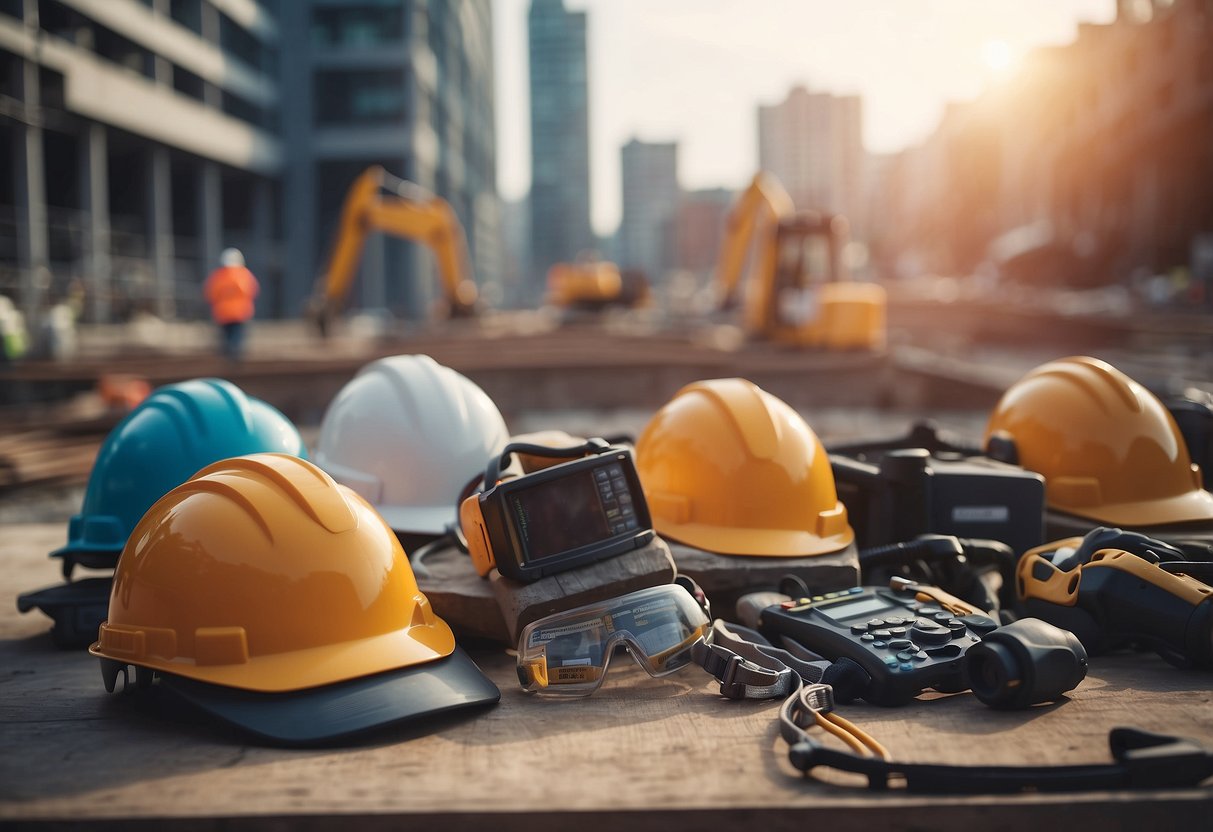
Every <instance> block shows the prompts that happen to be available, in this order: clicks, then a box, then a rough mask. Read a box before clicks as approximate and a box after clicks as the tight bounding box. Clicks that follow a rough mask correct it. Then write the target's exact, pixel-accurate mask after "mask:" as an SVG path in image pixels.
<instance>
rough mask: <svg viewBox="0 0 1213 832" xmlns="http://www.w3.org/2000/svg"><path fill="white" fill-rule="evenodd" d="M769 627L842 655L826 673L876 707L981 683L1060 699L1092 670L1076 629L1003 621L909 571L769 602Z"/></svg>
mask: <svg viewBox="0 0 1213 832" xmlns="http://www.w3.org/2000/svg"><path fill="white" fill-rule="evenodd" d="M759 629H760V630H761V631H762V632H763V634H764V635H766V636H767V637H768V638H772V637H786V638H789V639H791V640H792V641H794V642H796V643H798V644H800V645H802V646H803V647H805V648H807V649H809V650H811V651H813V652H814V653H818V654H820V655H822V656H824V657H826V658H827V659H830V660H832V661H834V662H835V667H834V668H833V669H832V674H827V676H826V677H824V679H823V680H829V681H830V683H831V684H834V685H835V693H836V694H837V693H839V692H843V693H846V694H847V695H855V696H857V697H859V698H862V699H864V700H866V701H868V702H871V703H872V704H874V705H901V704H904V703H906V702H908V701H910V700H911V699H913V698H914V697H915V696H917V695H918V694H919V693H921V692H922V691H923V690H925V689H927V688H933V689H934V690H937V691H941V692H944V693H955V692H959V691H962V690H967V689H970V688H971V689H972V690H973V692H974V694H976V695H977V697H978V698H979V699H981V701H983V702H985V703H986V704H987V705H990V706H991V707H995V708H1023V707H1028V706H1029V705H1032V704H1035V703H1037V702H1045V701H1050V700H1054V699H1057V698H1058V697H1060V696H1061V694H1062V693H1065V692H1066V691H1068V690H1072V689H1073V688H1074V687H1075V686H1077V685H1078V683H1079V682H1081V681H1082V680H1083V678H1085V677H1086V672H1087V654H1086V651H1085V650H1083V647H1082V645H1081V644H1080V643H1079V641H1078V639H1077V638H1075V637H1074V635H1073V634H1072V633H1068V632H1066V631H1064V630H1061V629H1059V628H1057V627H1054V626H1052V625H1050V624H1048V623H1046V622H1044V621H1038V620H1036V619H1024V620H1022V621H1017V622H1015V623H1014V624H1010V625H1008V626H1006V627H1001V628H1000V627H999V626H998V623H997V622H996V621H995V620H994V619H992V618H990V617H989V616H988V615H986V614H985V613H983V612H982V611H981V610H979V609H977V608H975V607H973V606H971V605H970V604H967V603H965V602H964V601H961V600H959V599H958V598H955V597H954V596H952V595H949V594H948V593H946V592H943V591H942V590H940V589H938V588H937V587H932V586H925V585H922V584H916V583H914V582H912V581H907V580H905V579H904V578H893V579H892V580H891V581H890V586H889V588H887V589H886V588H883V587H862V586H857V587H852V588H850V589H845V590H841V591H839V592H829V593H826V594H825V595H819V596H814V597H812V598H800V599H798V600H788V601H784V602H782V603H780V604H775V605H773V606H769V607H767V608H765V609H764V610H763V611H762V613H761V616H760V619H759Z"/></svg>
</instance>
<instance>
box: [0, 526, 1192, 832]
mask: <svg viewBox="0 0 1213 832" xmlns="http://www.w3.org/2000/svg"><path fill="white" fill-rule="evenodd" d="M62 534H63V527H62V525H61V524H21V525H9V526H5V527H3V528H2V529H0V575H2V576H3V578H2V580H0V584H2V585H3V586H4V587H6V590H7V594H8V595H9V603H7V604H3V605H0V820H2V821H22V826H26V825H28V822H29V821H32V820H37V819H41V820H45V821H48V822H49V821H56V822H63V823H66V824H70V825H75V824H79V825H89V824H94V825H102V824H108V825H113V824H115V823H116V822H117V821H120V820H121V821H123V824H122V827H123V828H128V826H129V823H128V822H127V821H141V822H142V825H143V826H146V827H149V828H150V827H154V828H158V829H159V828H176V829H184V830H193V829H199V830H201V829H206V830H211V829H220V828H222V829H224V830H231V829H245V828H271V829H281V828H286V827H288V826H289V827H290V828H303V829H308V828H312V827H319V826H321V825H325V824H331V823H333V822H334V821H336V820H340V821H341V822H344V823H346V824H357V828H359V829H360V830H361V829H381V828H389V827H390V828H402V827H408V826H415V828H433V829H438V828H442V829H471V828H476V829H478V830H483V829H486V828H491V829H495V830H496V829H504V830H513V829H518V830H522V829H528V830H531V829H541V828H553V829H554V828H564V829H567V828H570V827H572V828H576V829H578V832H590V830H597V829H604V830H605V829H611V830H618V829H619V828H620V826H621V825H626V828H628V829H629V830H649V829H654V830H655V829H658V828H660V829H662V830H669V829H681V828H729V826H730V825H738V827H739V828H760V829H763V830H767V829H770V830H784V829H787V830H791V829H793V828H794V829H796V830H799V832H803V830H804V829H805V828H806V827H807V826H808V825H813V826H818V825H821V824H828V825H829V826H830V828H831V830H840V831H841V832H847V831H848V830H860V829H864V830H868V829H872V828H892V827H909V826H915V827H917V828H932V829H957V830H960V829H964V830H967V832H971V830H972V829H973V828H981V829H983V830H1002V829H1006V830H1012V829H1014V830H1022V829H1024V828H1027V827H1030V826H1031V825H1037V826H1040V827H1041V828H1057V827H1059V826H1061V825H1063V824H1064V825H1066V826H1073V825H1078V824H1092V825H1098V826H1097V828H1099V829H1101V830H1102V829H1129V828H1192V829H1196V828H1205V827H1207V823H1208V818H1209V817H1210V812H1213V790H1210V789H1209V788H1205V789H1187V790H1180V791H1174V792H1161V791H1152V792H1145V793H1135V794H1127V793H1124V794H1121V793H1091V794H1083V795H1024V796H988V797H968V798H966V797H931V798H925V797H908V796H906V795H904V794H898V793H895V792H893V793H887V794H874V793H869V792H866V791H853V790H850V789H847V788H845V787H842V786H840V785H838V784H831V783H820V782H813V781H805V780H804V779H802V778H801V777H799V776H798V775H796V774H795V772H794V771H793V770H792V769H791V768H790V766H789V765H788V763H787V762H786V749H785V748H784V746H783V745H782V743H781V742H780V741H779V739H778V736H777V731H776V725H775V721H774V717H775V709H776V704H777V703H775V702H731V701H725V700H722V699H721V698H720V697H719V696H717V695H715V693H714V689H713V684H712V683H711V680H710V679H709V678H708V677H707V676H706V675H705V674H702V673H700V672H699V671H698V670H696V669H694V668H690V669H688V670H685V671H683V672H681V673H678V674H676V675H674V676H672V677H668V678H666V679H650V678H648V677H647V676H646V675H645V674H644V673H642V672H641V671H640V670H639V669H637V668H635V667H634V666H632V665H631V663H630V662H627V661H626V660H625V659H624V658H623V657H620V658H619V659H618V660H617V661H616V663H615V665H614V667H612V670H611V673H610V675H609V677H608V680H607V683H606V685H605V687H604V688H603V689H602V690H601V691H600V692H599V693H597V694H595V695H594V696H593V697H590V698H588V699H583V700H577V701H571V702H552V701H546V700H542V699H539V698H535V697H530V696H527V695H525V694H523V693H522V692H521V691H519V690H518V689H517V685H516V683H515V681H514V679H513V675H514V672H513V660H512V658H511V657H510V656H508V655H507V654H506V653H505V652H504V651H503V650H501V649H499V648H475V649H474V650H473V655H474V656H475V658H476V659H477V661H479V662H480V663H481V666H482V667H483V668H484V669H485V671H486V672H487V673H488V674H489V675H490V676H491V677H492V678H493V679H494V680H495V681H496V682H497V683H498V685H499V686H500V687H501V689H502V701H501V704H500V705H499V706H497V707H495V708H492V709H489V710H487V711H483V712H480V713H478V714H465V715H462V716H457V717H452V718H447V719H442V720H433V721H431V722H430V723H428V724H426V725H424V726H418V727H414V728H411V729H409V728H404V729H393V730H387V731H383V732H381V733H379V734H376V735H374V736H373V737H372V738H370V739H368V740H367V741H365V742H363V743H361V744H358V745H355V746H353V747H344V748H322V749H313V750H306V751H298V750H283V749H275V748H267V747H263V746H259V745H256V744H250V743H249V742H248V741H247V740H246V738H244V737H243V736H241V735H239V734H236V733H235V732H233V731H230V730H228V729H226V728H223V727H221V726H217V725H216V724H215V723H212V722H210V721H209V720H207V719H204V718H201V717H199V716H195V715H193V714H190V713H184V712H182V711H181V710H180V709H178V708H176V707H175V706H174V703H173V702H172V700H170V699H167V698H166V697H164V696H162V695H152V696H146V697H144V696H136V695H129V696H126V695H109V694H106V693H105V692H104V689H103V687H102V684H101V678H100V673H99V672H98V668H97V663H96V662H95V660H93V659H91V658H88V657H87V656H86V655H84V654H79V653H68V652H60V651H56V650H55V649H54V648H53V647H51V644H50V637H49V635H48V630H49V622H48V621H47V620H46V619H45V618H42V617H40V616H39V615H38V614H37V613H33V614H29V615H24V616H22V615H19V614H18V613H17V612H16V610H15V608H14V605H13V603H12V597H13V596H15V595H16V594H17V593H18V592H23V591H26V590H30V589H35V588H38V587H41V586H46V585H48V584H52V583H55V582H56V580H57V578H58V575H57V571H56V566H55V564H54V563H53V562H52V561H50V560H49V559H48V558H47V557H46V554H45V553H46V552H47V551H48V550H49V549H50V548H53V547H54V546H56V545H58V543H59V542H60V539H61V538H62ZM1211 687H1213V676H1211V675H1210V674H1207V673H1191V672H1182V671H1178V670H1175V669H1174V668H1171V667H1169V666H1168V665H1166V664H1165V663H1164V662H1162V661H1161V660H1159V659H1156V658H1155V657H1153V656H1138V655H1122V656H1117V657H1113V658H1107V659H1097V660H1095V662H1094V666H1093V669H1092V673H1091V675H1090V677H1088V679H1087V680H1086V681H1085V682H1084V683H1083V684H1082V685H1080V686H1079V688H1078V689H1077V690H1075V691H1074V692H1073V693H1072V694H1071V696H1070V698H1069V701H1066V702H1064V703H1061V704H1059V705H1055V706H1050V707H1043V708H1038V709H1035V710H1032V711H1030V712H1027V713H1013V712H1012V713H1002V712H994V711H991V710H989V709H987V708H985V707H983V706H981V705H980V704H979V703H977V702H976V701H975V700H974V699H973V698H972V697H971V696H969V695H966V694H961V695H955V696H947V697H945V696H936V697H932V698H930V699H927V700H923V701H917V702H915V703H912V704H911V705H909V706H907V707H905V708H900V709H881V708H875V707H872V706H862V705H854V706H846V707H844V708H842V709H841V712H842V713H843V714H844V715H845V716H847V717H848V718H850V719H851V720H853V721H854V722H856V723H857V724H859V725H860V726H861V727H863V728H864V729H866V730H868V731H870V732H871V733H872V734H874V735H875V736H876V737H878V738H879V739H880V740H881V741H883V742H884V743H885V744H886V745H887V746H888V747H889V748H890V749H891V750H892V752H893V754H894V755H895V756H896V757H898V758H900V759H907V760H916V761H951V762H978V761H984V762H992V763H1040V762H1054V763H1082V762H1104V761H1106V760H1107V753H1108V752H1107V747H1106V735H1107V731H1108V729H1109V728H1111V727H1113V726H1116V725H1136V726H1138V727H1141V728H1145V729H1148V730H1154V731H1161V732H1169V733H1176V734H1183V735H1187V736H1191V737H1194V738H1197V739H1199V740H1200V741H1201V742H1203V743H1205V744H1206V745H1213V691H1211ZM155 693H156V694H160V693H161V692H159V691H157V692H155ZM722 824H723V827H722ZM1147 824H1148V826H1147ZM56 825H58V823H56Z"/></svg>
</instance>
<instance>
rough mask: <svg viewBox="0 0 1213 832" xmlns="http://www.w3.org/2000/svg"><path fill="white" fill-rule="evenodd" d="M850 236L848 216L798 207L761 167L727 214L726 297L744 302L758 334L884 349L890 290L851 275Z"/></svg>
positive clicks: (725, 304) (729, 303)
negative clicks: (848, 265)
mask: <svg viewBox="0 0 1213 832" xmlns="http://www.w3.org/2000/svg"><path fill="white" fill-rule="evenodd" d="M846 244H847V222H846V219H845V218H844V217H842V216H840V215H836V214H835V215H831V214H822V213H818V212H815V211H796V210H794V207H793V205H792V199H791V197H790V196H788V193H787V191H785V190H784V188H783V186H782V185H780V183H779V181H778V180H777V179H776V178H775V177H774V176H772V175H770V174H768V173H761V172H760V173H758V174H757V175H756V176H755V177H754V179H753V181H752V182H751V183H750V185H749V187H748V188H746V190H745V191H743V192H742V194H741V196H740V197H738V199H737V201H736V202H735V203H734V204H733V207H732V209H731V210H730V212H729V216H728V218H727V220H726V226H725V236H724V241H723V243H722V244H721V249H720V260H719V265H718V268H717V272H716V285H717V290H718V305H719V307H720V308H721V309H727V308H732V307H734V306H736V305H738V304H739V303H741V304H742V306H743V309H742V321H743V324H744V327H745V330H746V332H747V333H748V334H750V336H751V337H756V338H764V339H768V340H771V341H775V342H778V343H785V344H792V345H796V346H806V347H822V348H825V349H838V350H842V349H882V348H883V347H884V345H885V338H886V322H885V315H886V309H887V306H888V300H887V296H886V293H885V291H884V288H883V287H881V286H878V285H876V284H874V283H859V282H854V281H850V280H848V279H847V278H846V265H845V263H844V258H843V252H844V249H845V247H846ZM751 253H752V254H753V260H752V264H751V266H750V270H749V273H748V275H747V274H746V273H745V266H746V262H747V260H748V259H750V255H751ZM743 276H744V277H745V280H744V281H743V279H742V278H743ZM739 296H742V297H739Z"/></svg>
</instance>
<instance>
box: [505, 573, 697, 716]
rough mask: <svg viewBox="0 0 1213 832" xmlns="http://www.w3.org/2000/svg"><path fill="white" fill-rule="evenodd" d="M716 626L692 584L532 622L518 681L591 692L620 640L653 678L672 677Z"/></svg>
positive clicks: (542, 689) (570, 692) (543, 689)
mask: <svg viewBox="0 0 1213 832" xmlns="http://www.w3.org/2000/svg"><path fill="white" fill-rule="evenodd" d="M709 629H710V625H709V616H708V613H707V611H706V610H705V609H704V606H703V605H701V602H700V601H698V600H696V597H695V595H692V593H691V591H690V590H688V589H687V588H685V587H684V586H682V585H680V584H666V585H664V586H656V587H650V588H648V589H641V590H638V591H636V592H631V593H629V594H627V595H622V596H620V597H618V598H614V599H611V600H609V601H601V602H598V603H596V604H588V605H586V606H584V607H578V608H577V609H572V610H567V611H564V612H559V613H555V614H554V615H549V616H548V617H546V618H541V619H540V620H538V621H535V622H532V623H531V624H528V625H527V626H526V629H524V630H523V631H522V636H521V638H520V639H519V641H518V681H519V682H520V683H521V684H522V688H523V690H526V691H532V692H539V693H545V694H558V695H565V696H588V695H589V694H591V693H593V692H594V691H596V690H597V689H598V688H599V686H600V685H601V684H602V679H603V677H604V676H605V675H606V671H607V666H608V665H609V664H610V662H611V654H612V653H614V652H615V648H616V646H618V645H620V644H622V645H623V646H624V647H625V648H626V649H627V651H628V652H629V653H631V654H632V657H633V658H634V659H636V663H637V664H639V665H640V666H641V667H642V668H644V670H645V672H647V673H648V674H649V675H650V676H654V677H656V676H665V675H666V674H668V673H673V672H674V671H676V670H679V669H681V668H683V667H685V666H686V665H688V664H690V662H691V647H692V646H693V645H694V644H695V643H696V642H697V641H699V640H700V639H702V638H704V637H705V636H707V634H708V632H709Z"/></svg>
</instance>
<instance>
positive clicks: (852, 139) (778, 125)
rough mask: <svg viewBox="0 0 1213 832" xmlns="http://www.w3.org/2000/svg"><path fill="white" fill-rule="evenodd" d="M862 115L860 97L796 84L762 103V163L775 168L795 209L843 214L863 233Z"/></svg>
mask: <svg viewBox="0 0 1213 832" xmlns="http://www.w3.org/2000/svg"><path fill="white" fill-rule="evenodd" d="M862 133H863V116H862V105H861V100H860V98H859V96H854V95H849V96H835V95H831V94H829V93H811V92H809V91H808V90H807V89H805V88H804V87H799V86H798V87H794V88H793V89H792V90H791V91H790V92H789V93H788V96H787V98H786V99H784V101H783V102H782V103H780V104H775V105H771V106H760V107H759V108H758V166H759V167H760V168H761V169H762V170H765V171H768V172H770V173H773V174H774V175H775V176H776V177H777V178H778V179H779V181H780V182H781V183H782V184H783V186H784V187H785V188H786V189H787V191H788V194H789V195H790V196H791V197H792V201H793V203H794V204H795V205H796V207H797V208H811V209H815V210H818V211H827V212H830V213H839V214H845V215H846V216H847V219H848V220H849V221H850V225H851V233H852V235H853V236H857V237H862V236H863V235H864V224H865V223H864V220H865V218H864V217H863V208H864V198H863V193H864V178H863V162H864V150H863V136H862Z"/></svg>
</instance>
